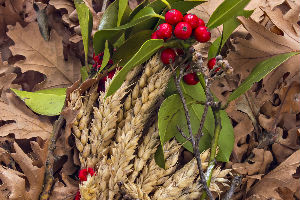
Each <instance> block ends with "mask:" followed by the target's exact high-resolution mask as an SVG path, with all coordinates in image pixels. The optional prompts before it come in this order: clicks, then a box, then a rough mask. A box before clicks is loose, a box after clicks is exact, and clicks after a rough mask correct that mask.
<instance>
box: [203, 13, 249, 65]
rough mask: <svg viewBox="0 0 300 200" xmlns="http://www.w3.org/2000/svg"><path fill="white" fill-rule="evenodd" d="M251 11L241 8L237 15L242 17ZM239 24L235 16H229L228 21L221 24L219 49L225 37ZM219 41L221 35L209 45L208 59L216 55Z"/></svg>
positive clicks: (224, 41)
mask: <svg viewBox="0 0 300 200" xmlns="http://www.w3.org/2000/svg"><path fill="white" fill-rule="evenodd" d="M252 13H253V10H243V11H240V12H239V14H238V16H244V17H247V18H248V17H250V15H251V14H252ZM239 25H240V22H239V21H238V20H237V19H236V18H230V19H229V20H228V21H226V22H225V23H224V25H223V39H222V45H221V49H222V47H223V46H224V44H225V43H226V41H227V39H228V38H229V37H230V35H231V33H232V32H233V31H234V30H235V29H236V28H237V27H238V26H239ZM220 42H221V36H220V37H218V38H217V39H216V40H215V41H214V42H213V43H212V44H211V45H210V47H209V51H208V60H209V59H211V58H213V57H216V56H217V52H218V49H219V46H220Z"/></svg>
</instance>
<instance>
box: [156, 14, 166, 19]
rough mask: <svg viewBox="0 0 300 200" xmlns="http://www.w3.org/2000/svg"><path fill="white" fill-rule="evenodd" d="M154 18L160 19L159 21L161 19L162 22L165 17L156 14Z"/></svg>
mask: <svg viewBox="0 0 300 200" xmlns="http://www.w3.org/2000/svg"><path fill="white" fill-rule="evenodd" d="M155 17H157V18H160V19H162V20H165V17H164V16H162V15H159V14H156V15H155Z"/></svg>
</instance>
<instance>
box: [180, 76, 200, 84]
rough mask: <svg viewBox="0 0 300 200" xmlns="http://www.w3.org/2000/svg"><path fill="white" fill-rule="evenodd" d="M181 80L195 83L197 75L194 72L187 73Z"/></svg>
mask: <svg viewBox="0 0 300 200" xmlns="http://www.w3.org/2000/svg"><path fill="white" fill-rule="evenodd" d="M183 80H184V82H185V83H186V84H188V85H196V84H197V83H198V82H199V79H198V76H197V74H196V73H189V74H187V75H185V76H183Z"/></svg>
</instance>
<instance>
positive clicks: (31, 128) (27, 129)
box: [0, 93, 52, 140]
mask: <svg viewBox="0 0 300 200" xmlns="http://www.w3.org/2000/svg"><path fill="white" fill-rule="evenodd" d="M6 96H7V99H8V102H9V103H8V104H6V103H5V102H3V101H1V100H0V113H1V115H0V121H3V122H7V123H4V125H2V126H0V136H1V137H3V136H7V135H9V134H11V133H13V134H14V135H15V138H16V139H28V138H32V137H41V138H42V139H43V140H45V139H48V138H49V136H50V134H51V131H52V125H51V123H50V122H49V120H48V118H46V117H43V116H37V115H36V114H34V113H33V112H32V111H31V110H30V109H29V108H27V107H26V105H25V104H24V103H23V102H22V101H21V100H20V99H18V98H17V97H16V96H14V95H13V94H11V93H8V94H7V95H6Z"/></svg>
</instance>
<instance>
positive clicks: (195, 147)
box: [174, 69, 214, 200]
mask: <svg viewBox="0 0 300 200" xmlns="http://www.w3.org/2000/svg"><path fill="white" fill-rule="evenodd" d="M182 74H183V69H181V70H180V73H179V76H178V77H177V76H176V74H174V79H175V85H176V89H177V91H178V93H179V96H180V99H181V102H182V104H183V108H184V113H185V117H186V121H187V126H188V131H189V134H190V139H191V143H192V145H193V151H194V156H195V158H196V160H197V165H198V170H199V174H200V178H201V180H200V181H201V184H202V185H203V187H204V190H205V191H206V194H207V195H208V198H209V199H210V200H213V199H214V198H213V196H212V193H211V191H210V190H209V188H208V186H207V183H206V178H205V174H204V172H203V169H202V163H201V159H200V151H199V144H198V143H196V140H195V138H194V135H193V131H192V126H191V119H190V114H189V110H188V107H187V104H186V101H185V98H184V96H183V93H182V90H181V88H180V80H181V78H182V77H183V75H182Z"/></svg>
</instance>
